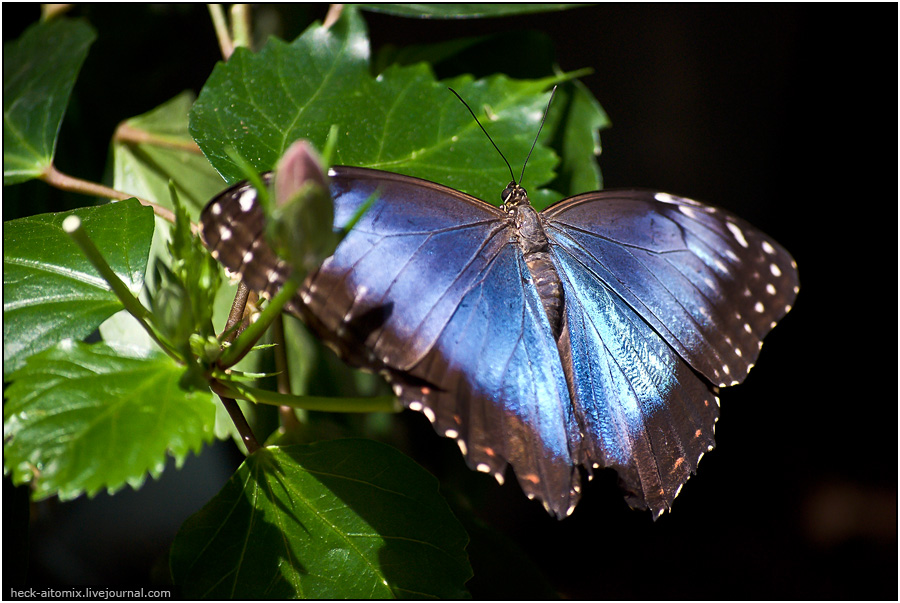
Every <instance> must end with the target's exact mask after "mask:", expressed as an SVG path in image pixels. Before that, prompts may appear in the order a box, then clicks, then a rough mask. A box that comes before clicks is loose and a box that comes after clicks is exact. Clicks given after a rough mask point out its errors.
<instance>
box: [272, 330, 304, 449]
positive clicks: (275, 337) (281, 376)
mask: <svg viewBox="0 0 900 603" xmlns="http://www.w3.org/2000/svg"><path fill="white" fill-rule="evenodd" d="M272 342H273V343H274V344H275V347H274V348H273V350H272V352H273V353H274V354H275V371H276V372H277V374H276V375H275V380H276V382H277V383H278V393H280V394H290V393H291V376H290V373H288V366H287V346H286V345H285V339H284V316H279V317H278V318H276V319H275V321H274V322H273V323H272ZM278 414H279V416H280V417H281V426H282V427H283V428H284V430H285V431H286V432H288V433H291V432H296V431H298V430H299V429H300V427H301V425H300V420H299V419H297V414H296V412H295V411H294V409H293V408H291V407H290V406H279V407H278Z"/></svg>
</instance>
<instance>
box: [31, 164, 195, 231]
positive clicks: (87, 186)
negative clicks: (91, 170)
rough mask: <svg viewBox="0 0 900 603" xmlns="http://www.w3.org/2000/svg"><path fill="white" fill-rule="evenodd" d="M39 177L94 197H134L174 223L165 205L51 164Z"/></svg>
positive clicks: (172, 215) (120, 198)
mask: <svg viewBox="0 0 900 603" xmlns="http://www.w3.org/2000/svg"><path fill="white" fill-rule="evenodd" d="M41 179H42V180H43V181H44V182H46V183H47V184H49V185H50V186H53V187H56V188H58V189H60V190H64V191H69V192H72V193H81V194H82V195H94V196H96V197H103V198H104V199H113V200H115V201H124V200H125V199H131V198H135V199H137V200H138V201H139V202H140V204H141V205H144V206H146V207H150V208H152V209H153V213H155V214H156V215H157V216H159V217H160V218H162V219H163V220H166V221H167V222H171V223H172V224H174V223H175V214H174V213H173V212H172V210H170V209H168V208H166V207H163V206H161V205H158V204H156V203H154V202H153V201H147V200H146V199H141V198H140V197H135V196H134V195H129V194H128V193H123V192H121V191H117V190H116V189H113V188H109V187H108V186H103V185H102V184H98V183H96V182H90V181H88V180H82V179H81V178H74V177H72V176H69V175H68V174H63V173H62V172H60V171H59V170H57V169H56V167H55V166H53V165H52V164H51V165H50V166H49V167H48V168H47V169H46V170H44V173H43V174H42V175H41ZM198 228H199V227H198V226H197V225H195V224H191V232H193V233H195V234H196V233H197V230H198Z"/></svg>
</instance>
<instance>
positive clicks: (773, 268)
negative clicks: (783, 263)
mask: <svg viewBox="0 0 900 603" xmlns="http://www.w3.org/2000/svg"><path fill="white" fill-rule="evenodd" d="M769 270H771V271H772V276H781V268H779V267H778V265H777V264H770V265H769Z"/></svg>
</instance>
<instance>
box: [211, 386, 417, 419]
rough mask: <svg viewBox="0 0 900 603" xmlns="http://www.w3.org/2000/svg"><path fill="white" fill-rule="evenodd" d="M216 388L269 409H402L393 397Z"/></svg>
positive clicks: (235, 387) (351, 410) (356, 410)
mask: <svg viewBox="0 0 900 603" xmlns="http://www.w3.org/2000/svg"><path fill="white" fill-rule="evenodd" d="M216 386H217V387H218V389H216V388H214V389H213V391H215V392H216V393H219V391H223V392H224V394H225V395H227V396H235V397H238V398H240V399H242V400H249V401H250V402H254V403H256V404H268V405H270V406H288V407H290V408H302V409H303V410H319V411H323V412H398V411H399V410H402V407H401V406H399V405H398V403H397V397H396V396H373V397H371V398H332V397H330V396H294V395H287V394H279V393H277V392H273V391H269V390H265V389H259V388H256V387H251V386H249V385H244V384H243V383H238V382H236V381H229V382H227V383H224V382H216ZM220 395H222V394H220Z"/></svg>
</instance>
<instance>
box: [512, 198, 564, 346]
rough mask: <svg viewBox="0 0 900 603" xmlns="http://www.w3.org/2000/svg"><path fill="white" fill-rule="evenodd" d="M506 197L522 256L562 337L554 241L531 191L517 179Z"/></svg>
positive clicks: (556, 333) (551, 324)
mask: <svg viewBox="0 0 900 603" xmlns="http://www.w3.org/2000/svg"><path fill="white" fill-rule="evenodd" d="M503 199H504V208H505V209H506V211H507V213H508V214H509V216H510V218H511V220H512V224H513V227H514V232H515V242H516V244H517V245H518V246H519V249H521V250H522V257H523V259H524V260H525V264H526V265H527V266H528V272H529V273H530V274H531V279H532V282H533V283H534V287H535V289H537V293H538V296H539V297H540V299H541V304H542V305H543V306H544V312H545V313H546V314H547V320H548V321H549V322H550V328H551V330H552V331H553V336H554V338H555V339H559V333H560V329H561V317H562V312H563V302H564V300H563V289H562V282H561V281H560V278H559V273H558V272H557V271H556V266H555V265H554V264H553V260H552V259H551V258H550V244H549V242H548V239H547V233H546V232H545V231H544V224H543V220H542V219H541V216H540V214H539V213H538V212H536V211H535V210H534V208H533V207H531V204H530V203H529V202H528V193H526V192H525V189H524V188H522V187H521V186H519V185H518V184H516V183H515V182H511V183H510V184H509V186H508V187H506V190H504V191H503Z"/></svg>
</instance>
